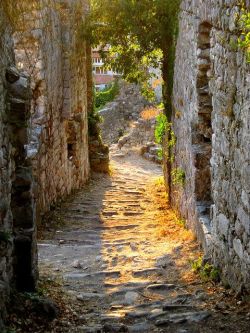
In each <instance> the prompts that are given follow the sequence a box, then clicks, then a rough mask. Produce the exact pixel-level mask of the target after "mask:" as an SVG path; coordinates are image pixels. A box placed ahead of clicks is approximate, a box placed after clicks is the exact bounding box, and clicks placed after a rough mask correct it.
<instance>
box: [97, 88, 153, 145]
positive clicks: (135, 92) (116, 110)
mask: <svg viewBox="0 0 250 333" xmlns="http://www.w3.org/2000/svg"><path fill="white" fill-rule="evenodd" d="M148 105H149V102H147V101H146V99H145V98H144V97H143V96H142V95H141V93H140V88H139V87H138V86H136V85H132V84H129V83H125V82H120V93H119V95H118V96H117V97H116V98H115V100H114V101H113V102H111V103H108V104H107V105H106V106H105V108H104V109H103V110H101V111H100V112H99V113H100V115H101V117H102V118H103V123H101V124H100V128H101V134H102V138H103V141H104V142H105V143H106V144H108V145H111V144H113V143H117V142H118V140H119V138H120V137H122V136H123V135H124V134H126V133H128V131H129V130H130V128H129V124H130V123H131V121H135V120H138V119H139V117H140V113H141V111H143V110H144V108H145V107H146V106H148Z"/></svg>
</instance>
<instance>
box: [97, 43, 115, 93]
mask: <svg viewBox="0 0 250 333" xmlns="http://www.w3.org/2000/svg"><path fill="white" fill-rule="evenodd" d="M92 66H93V81H94V85H95V88H96V90H97V91H99V90H103V89H105V88H107V87H108V86H109V85H110V84H112V82H114V81H115V79H116V78H117V77H119V76H120V75H119V74H118V73H116V72H114V71H113V70H112V69H106V68H105V63H104V61H103V59H102V58H101V55H100V52H99V49H98V48H95V49H92Z"/></svg>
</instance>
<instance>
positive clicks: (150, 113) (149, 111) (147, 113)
mask: <svg viewBox="0 0 250 333" xmlns="http://www.w3.org/2000/svg"><path fill="white" fill-rule="evenodd" d="M160 112H161V111H160V110H159V109H157V108H155V107H148V108H145V109H144V110H143V111H142V112H141V114H140V116H141V118H142V119H144V120H150V119H155V118H156V117H157V116H158V115H159V114H160Z"/></svg>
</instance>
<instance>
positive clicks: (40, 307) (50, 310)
mask: <svg viewBox="0 0 250 333" xmlns="http://www.w3.org/2000/svg"><path fill="white" fill-rule="evenodd" d="M33 306H34V310H35V312H36V313H37V314H38V315H39V316H42V317H45V318H47V319H49V320H53V319H55V318H56V317H57V315H58V312H59V311H58V307H57V305H56V303H54V302H53V301H52V300H50V299H47V298H39V299H35V300H34V303H33Z"/></svg>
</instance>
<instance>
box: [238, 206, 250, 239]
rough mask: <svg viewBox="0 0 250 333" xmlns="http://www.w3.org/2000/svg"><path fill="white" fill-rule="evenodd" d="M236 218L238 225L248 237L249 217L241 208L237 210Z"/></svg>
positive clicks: (249, 228)
mask: <svg viewBox="0 0 250 333" xmlns="http://www.w3.org/2000/svg"><path fill="white" fill-rule="evenodd" d="M237 218H238V221H239V222H240V224H241V225H242V226H243V227H244V229H245V231H246V233H247V234H248V235H250V215H249V214H247V213H246V212H245V210H244V208H243V207H241V206H240V207H239V208H238V212H237Z"/></svg>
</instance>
